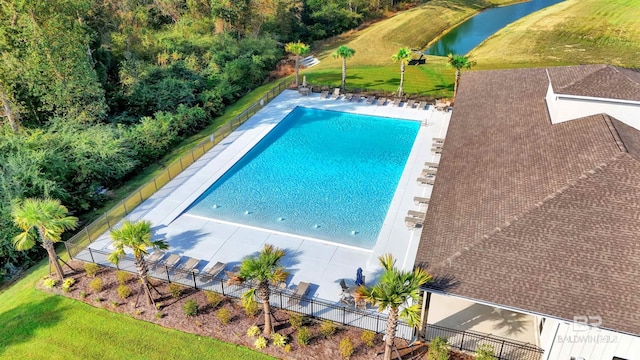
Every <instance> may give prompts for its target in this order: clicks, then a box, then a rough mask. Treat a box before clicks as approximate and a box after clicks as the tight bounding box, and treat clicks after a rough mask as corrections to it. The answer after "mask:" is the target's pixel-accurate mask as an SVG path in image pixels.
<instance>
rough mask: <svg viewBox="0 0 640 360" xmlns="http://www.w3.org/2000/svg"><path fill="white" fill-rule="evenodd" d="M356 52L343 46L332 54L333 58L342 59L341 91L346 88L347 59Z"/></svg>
mask: <svg viewBox="0 0 640 360" xmlns="http://www.w3.org/2000/svg"><path fill="white" fill-rule="evenodd" d="M355 53H356V51H355V50H354V49H352V48H350V47H346V46H344V45H342V46H340V47H339V48H338V49H337V50H336V51H335V52H334V53H333V58H334V59H337V58H342V86H341V87H342V89H343V90H344V89H345V88H346V87H347V59H349V58H351V57H352V56H353V55H355Z"/></svg>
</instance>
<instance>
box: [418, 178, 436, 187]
mask: <svg viewBox="0 0 640 360" xmlns="http://www.w3.org/2000/svg"><path fill="white" fill-rule="evenodd" d="M434 183H435V180H434V179H433V178H418V185H433V184H434Z"/></svg>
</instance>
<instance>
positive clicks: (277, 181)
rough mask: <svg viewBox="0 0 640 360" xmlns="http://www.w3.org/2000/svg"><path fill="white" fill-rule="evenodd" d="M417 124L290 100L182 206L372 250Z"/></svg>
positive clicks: (191, 211)
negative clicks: (271, 124) (284, 111)
mask: <svg viewBox="0 0 640 360" xmlns="http://www.w3.org/2000/svg"><path fill="white" fill-rule="evenodd" d="M419 128H420V123H419V122H418V121H409V120H399V119H390V118H383V117H375V116H366V115H357V114H349V113H343V112H337V111H329V110H318V109H310V108H304V107H296V108H295V109H293V110H292V111H291V112H290V113H289V115H287V117H285V118H284V119H283V120H282V121H281V122H280V123H279V124H278V125H277V126H276V127H275V128H274V129H273V130H271V131H270V132H269V133H268V134H267V135H266V136H265V137H264V138H263V139H262V140H261V141H260V142H258V144H256V145H255V146H254V147H253V148H252V149H251V150H250V151H249V152H247V154H245V155H244V156H243V157H242V158H241V159H240V160H239V161H238V162H237V163H236V164H234V165H233V166H232V167H231V168H230V169H229V170H228V171H227V172H226V173H225V174H224V175H223V176H222V177H221V178H220V179H218V180H217V181H216V182H215V183H214V184H213V185H212V186H211V187H209V189H207V190H206V191H205V192H204V193H203V194H202V195H201V196H200V197H199V198H198V199H197V200H196V201H195V202H194V203H193V204H192V205H191V206H190V207H189V208H188V209H187V211H186V212H187V213H188V214H192V215H196V216H202V217H207V218H212V219H219V220H223V221H229V222H233V223H239V224H245V225H250V226H256V227H261V228H265V229H270V230H275V231H280V232H285V233H291V234H296V235H300V236H305V237H311V238H316V239H321V240H327V241H331V242H336V243H341V244H345V245H351V246H356V247H360V248H365V249H372V248H373V246H374V245H375V242H376V239H377V236H378V233H379V232H380V228H381V227H382V223H383V221H384V218H385V216H386V213H387V210H388V209H389V204H390V203H391V199H392V198H393V195H394V193H395V190H396V188H397V186H398V181H399V179H400V176H401V174H402V171H403V169H404V167H405V164H406V161H407V158H408V156H409V153H410V152H411V148H412V146H413V143H414V141H415V139H416V135H417V133H418V130H419Z"/></svg>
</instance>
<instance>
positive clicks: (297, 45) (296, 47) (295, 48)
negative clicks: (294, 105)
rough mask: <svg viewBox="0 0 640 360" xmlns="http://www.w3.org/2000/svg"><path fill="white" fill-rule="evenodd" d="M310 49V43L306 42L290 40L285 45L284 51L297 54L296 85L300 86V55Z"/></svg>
mask: <svg viewBox="0 0 640 360" xmlns="http://www.w3.org/2000/svg"><path fill="white" fill-rule="evenodd" d="M309 50H310V47H309V45H306V44H305V43H301V42H300V41H298V42H290V43H287V44H286V45H285V46H284V51H286V52H288V53H290V54H293V55H295V56H296V86H298V71H299V70H300V57H301V56H302V55H304V54H306V53H308V52H309Z"/></svg>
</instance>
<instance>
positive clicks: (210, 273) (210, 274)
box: [202, 261, 227, 279]
mask: <svg viewBox="0 0 640 360" xmlns="http://www.w3.org/2000/svg"><path fill="white" fill-rule="evenodd" d="M226 266H227V264H225V263H223V262H219V261H218V262H217V263H215V264H209V265H208V266H207V267H205V268H204V270H202V276H203V277H204V278H206V279H209V278H211V279H213V278H214V277H216V276H217V275H218V274H220V273H221V272H222V270H224V268H225V267H226Z"/></svg>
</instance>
